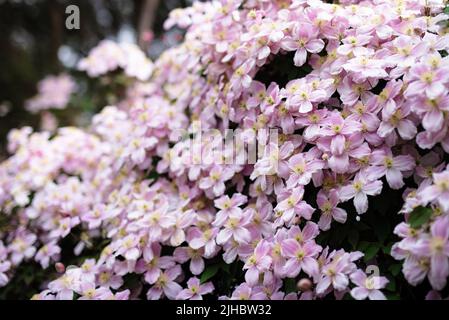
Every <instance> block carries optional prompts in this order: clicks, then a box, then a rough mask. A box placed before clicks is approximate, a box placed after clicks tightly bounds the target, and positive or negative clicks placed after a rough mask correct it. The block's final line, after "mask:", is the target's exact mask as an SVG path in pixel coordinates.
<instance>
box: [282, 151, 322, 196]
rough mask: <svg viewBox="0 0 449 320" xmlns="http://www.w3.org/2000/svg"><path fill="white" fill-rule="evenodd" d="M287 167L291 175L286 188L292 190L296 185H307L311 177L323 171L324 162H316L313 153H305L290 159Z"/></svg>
mask: <svg viewBox="0 0 449 320" xmlns="http://www.w3.org/2000/svg"><path fill="white" fill-rule="evenodd" d="M288 166H289V168H290V170H291V171H292V173H291V175H290V177H289V179H288V180H287V187H288V188H294V187H296V186H297V185H302V186H305V185H308V184H309V182H310V180H311V179H312V175H313V174H314V173H315V172H317V171H319V170H321V169H323V167H324V161H322V160H317V159H316V154H315V153H314V152H307V153H300V154H297V155H294V156H293V157H291V158H290V160H289V161H288Z"/></svg>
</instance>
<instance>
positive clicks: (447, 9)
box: [443, 5, 449, 14]
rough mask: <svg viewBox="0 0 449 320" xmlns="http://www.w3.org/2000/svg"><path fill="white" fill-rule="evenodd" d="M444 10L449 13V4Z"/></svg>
mask: <svg viewBox="0 0 449 320" xmlns="http://www.w3.org/2000/svg"><path fill="white" fill-rule="evenodd" d="M443 12H444V13H448V14H449V5H448V6H446V8H444V10H443Z"/></svg>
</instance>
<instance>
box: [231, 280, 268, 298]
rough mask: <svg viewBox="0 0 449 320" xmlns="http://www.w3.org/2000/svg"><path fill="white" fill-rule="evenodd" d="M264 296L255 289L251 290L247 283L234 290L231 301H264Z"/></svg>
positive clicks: (260, 291)
mask: <svg viewBox="0 0 449 320" xmlns="http://www.w3.org/2000/svg"><path fill="white" fill-rule="evenodd" d="M266 297H267V296H266V294H265V293H264V292H263V291H262V290H260V289H258V288H257V287H255V288H252V287H250V286H249V285H248V284H247V283H242V284H241V285H239V286H238V287H237V288H235V290H234V292H233V293H232V296H231V300H265V299H266Z"/></svg>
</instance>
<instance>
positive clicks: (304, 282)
mask: <svg viewBox="0 0 449 320" xmlns="http://www.w3.org/2000/svg"><path fill="white" fill-rule="evenodd" d="M296 287H297V288H298V290H299V291H301V292H306V291H309V290H310V289H312V281H310V279H307V278H303V279H301V280H299V281H298V283H297V284H296Z"/></svg>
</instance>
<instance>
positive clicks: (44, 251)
mask: <svg viewBox="0 0 449 320" xmlns="http://www.w3.org/2000/svg"><path fill="white" fill-rule="evenodd" d="M60 253H61V248H60V247H59V246H58V245H57V244H56V242H55V241H52V242H50V243H47V244H45V245H44V246H43V247H42V248H40V249H39V251H38V252H37V253H36V256H35V259H36V261H37V262H39V263H40V264H41V266H42V268H44V269H46V268H48V266H49V264H50V260H54V261H57V260H58V259H59V254H60Z"/></svg>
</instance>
